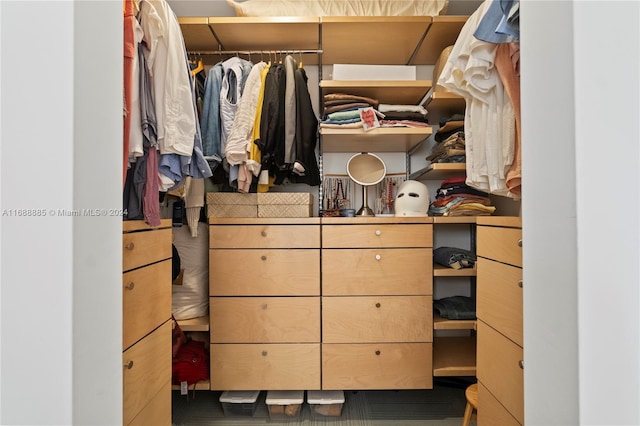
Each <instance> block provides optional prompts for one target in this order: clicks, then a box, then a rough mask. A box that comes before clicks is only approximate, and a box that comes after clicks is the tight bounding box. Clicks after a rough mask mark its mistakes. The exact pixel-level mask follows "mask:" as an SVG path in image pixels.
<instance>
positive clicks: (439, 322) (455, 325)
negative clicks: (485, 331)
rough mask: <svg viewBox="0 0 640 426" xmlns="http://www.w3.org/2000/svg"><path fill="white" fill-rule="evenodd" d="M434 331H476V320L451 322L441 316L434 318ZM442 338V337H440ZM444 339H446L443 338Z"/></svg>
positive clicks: (436, 315)
mask: <svg viewBox="0 0 640 426" xmlns="http://www.w3.org/2000/svg"><path fill="white" fill-rule="evenodd" d="M433 329H434V330H475V329H476V320H450V319H447V318H442V317H441V316H440V315H438V314H435V315H434V316H433ZM439 338H440V337H439ZM442 339H444V337H442Z"/></svg>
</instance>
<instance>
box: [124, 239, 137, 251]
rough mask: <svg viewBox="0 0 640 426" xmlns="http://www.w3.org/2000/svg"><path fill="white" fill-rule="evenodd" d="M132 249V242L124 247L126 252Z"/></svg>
mask: <svg viewBox="0 0 640 426" xmlns="http://www.w3.org/2000/svg"><path fill="white" fill-rule="evenodd" d="M133 247H135V246H134V244H133V241H132V242H130V243H129V244H127V245H126V246H124V248H126V249H127V250H133Z"/></svg>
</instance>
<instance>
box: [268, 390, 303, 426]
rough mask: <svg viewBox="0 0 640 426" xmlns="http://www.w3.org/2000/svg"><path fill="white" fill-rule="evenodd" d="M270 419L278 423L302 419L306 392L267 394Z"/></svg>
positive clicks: (271, 392)
mask: <svg viewBox="0 0 640 426" xmlns="http://www.w3.org/2000/svg"><path fill="white" fill-rule="evenodd" d="M266 403H267V408H268V409H269V419H271V420H274V421H278V422H288V421H299V420H300V419H301V418H302V404H303V403H304V391H269V392H267V399H266Z"/></svg>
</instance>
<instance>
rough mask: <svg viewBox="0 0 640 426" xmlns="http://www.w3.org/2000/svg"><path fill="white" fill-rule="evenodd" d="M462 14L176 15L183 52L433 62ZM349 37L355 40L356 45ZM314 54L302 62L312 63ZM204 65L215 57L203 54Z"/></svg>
mask: <svg viewBox="0 0 640 426" xmlns="http://www.w3.org/2000/svg"><path fill="white" fill-rule="evenodd" d="M467 18H468V17H467V16H451V15H443V16H434V17H430V16H377V17H376V16H324V17H246V16H228V17H224V16H211V17H206V16H200V17H178V23H179V24H180V28H181V30H182V34H183V37H184V41H185V45H186V48H187V50H188V51H200V52H207V51H209V52H211V51H218V50H226V51H234V50H235V51H248V50H252V51H260V50H263V51H264V52H269V51H274V50H278V51H292V52H293V51H295V50H320V49H322V63H323V64H379V65H433V64H434V63H435V62H436V60H437V59H438V57H439V56H440V53H441V52H442V50H443V49H444V48H445V47H447V46H450V45H452V44H454V43H455V41H456V39H457V37H458V33H459V31H460V29H461V28H462V26H463V25H464V23H465V22H466V20H467ZM348 40H357V41H358V43H357V46H354V45H353V44H351V43H349V42H348ZM318 57H319V55H313V54H308V55H305V57H304V59H303V62H304V63H306V64H317V63H318ZM203 58H204V59H205V62H206V63H209V64H211V63H215V62H217V61H218V60H219V59H220V58H218V57H217V55H215V54H210V55H207V56H203Z"/></svg>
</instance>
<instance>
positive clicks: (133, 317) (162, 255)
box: [122, 220, 172, 425]
mask: <svg viewBox="0 0 640 426" xmlns="http://www.w3.org/2000/svg"><path fill="white" fill-rule="evenodd" d="M171 257H172V251H171V221H170V220H163V221H162V222H161V225H160V226H159V227H157V228H151V227H149V226H148V225H147V224H145V223H144V222H142V221H124V222H123V259H122V264H123V275H122V285H123V289H122V306H123V317H122V327H123V330H122V331H123V333H122V334H123V342H122V350H123V352H122V361H123V418H122V423H123V424H124V425H144V424H154V425H163V424H164V425H170V424H171V328H172V323H171V321H170V319H171Z"/></svg>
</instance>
